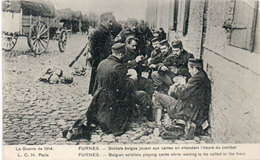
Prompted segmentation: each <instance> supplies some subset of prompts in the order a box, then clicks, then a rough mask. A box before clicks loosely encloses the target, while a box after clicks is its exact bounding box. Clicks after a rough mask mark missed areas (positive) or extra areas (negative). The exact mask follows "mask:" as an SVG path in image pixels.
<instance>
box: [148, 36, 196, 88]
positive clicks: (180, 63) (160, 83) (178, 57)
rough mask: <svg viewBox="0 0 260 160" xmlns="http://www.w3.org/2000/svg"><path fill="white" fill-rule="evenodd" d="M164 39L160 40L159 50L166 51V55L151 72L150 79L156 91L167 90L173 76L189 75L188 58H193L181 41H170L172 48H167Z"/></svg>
mask: <svg viewBox="0 0 260 160" xmlns="http://www.w3.org/2000/svg"><path fill="white" fill-rule="evenodd" d="M165 41H166V40H164V41H162V42H160V44H161V47H160V49H161V51H162V52H163V53H164V52H168V53H167V57H166V58H165V59H164V60H163V63H160V64H159V65H157V68H158V71H154V72H153V73H152V79H153V81H154V84H155V86H156V87H157V88H158V89H159V90H158V91H161V90H162V91H163V92H165V91H166V92H167V91H168V89H169V87H170V85H172V84H173V81H172V79H173V78H174V77H175V76H178V75H181V76H185V77H187V78H189V77H190V74H189V72H188V66H187V64H188V60H189V59H190V58H193V55H192V54H190V53H187V52H186V51H185V50H184V49H183V46H182V42H181V41H179V40H178V41H174V42H173V43H172V50H169V46H168V43H166V42H165Z"/></svg>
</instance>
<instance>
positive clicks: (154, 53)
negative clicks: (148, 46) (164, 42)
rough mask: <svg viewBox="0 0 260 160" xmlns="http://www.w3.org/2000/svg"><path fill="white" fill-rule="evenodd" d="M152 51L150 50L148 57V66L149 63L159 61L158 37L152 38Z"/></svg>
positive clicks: (160, 56)
mask: <svg viewBox="0 0 260 160" xmlns="http://www.w3.org/2000/svg"><path fill="white" fill-rule="evenodd" d="M152 46H153V51H152V52H151V57H150V58H149V59H148V66H149V65H151V64H157V63H161V62H162V61H163V60H162V54H161V50H160V39H159V37H155V38H153V39H152Z"/></svg>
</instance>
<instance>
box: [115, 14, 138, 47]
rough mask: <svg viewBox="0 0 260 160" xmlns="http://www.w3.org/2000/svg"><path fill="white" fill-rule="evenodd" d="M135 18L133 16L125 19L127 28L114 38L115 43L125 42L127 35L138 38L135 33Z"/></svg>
mask: <svg viewBox="0 0 260 160" xmlns="http://www.w3.org/2000/svg"><path fill="white" fill-rule="evenodd" d="M136 27H137V20H136V19H134V18H129V19H128V20H127V28H126V29H124V30H122V31H121V32H120V33H119V34H118V35H117V36H116V38H115V40H114V41H115V43H118V42H120V43H125V40H126V38H127V37H128V36H130V35H131V36H134V37H136V38H138V34H137V29H136Z"/></svg>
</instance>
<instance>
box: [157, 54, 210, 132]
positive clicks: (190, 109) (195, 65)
mask: <svg viewBox="0 0 260 160" xmlns="http://www.w3.org/2000/svg"><path fill="white" fill-rule="evenodd" d="M188 68H189V69H188V70H189V73H190V74H191V78H190V79H189V80H188V82H187V83H186V84H180V83H175V84H173V85H172V86H171V88H170V90H169V93H168V95H166V94H162V93H159V92H157V93H156V94H155V96H154V99H153V101H154V109H155V122H156V123H157V124H158V125H160V124H161V118H162V109H163V108H165V109H166V111H167V115H168V116H169V117H170V118H171V119H172V120H174V122H175V126H174V128H175V129H176V130H175V131H176V132H179V133H180V134H184V129H185V128H187V127H188V125H187V124H189V126H195V128H196V129H195V133H196V134H202V133H203V129H202V128H203V127H202V124H203V123H204V122H206V121H207V120H208V114H209V105H210V102H211V84H210V80H209V79H208V76H207V74H206V73H205V71H204V70H203V64H202V61H201V60H199V59H190V60H189V62H188ZM173 95H174V97H177V98H173V97H172V96H173ZM204 129H205V128H204ZM191 135H192V134H191Z"/></svg>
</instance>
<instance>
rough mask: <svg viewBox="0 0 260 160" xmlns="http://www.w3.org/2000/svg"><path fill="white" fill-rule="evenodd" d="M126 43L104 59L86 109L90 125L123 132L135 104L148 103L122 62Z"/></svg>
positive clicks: (118, 44)
mask: <svg viewBox="0 0 260 160" xmlns="http://www.w3.org/2000/svg"><path fill="white" fill-rule="evenodd" d="M124 54H125V45H124V44H123V43H116V44H114V45H113V46H112V55H110V56H109V57H108V58H106V59H105V60H103V61H101V63H100V64H99V65H98V68H97V77H96V81H95V85H97V87H95V88H96V90H94V95H93V99H92V101H91V104H90V106H89V108H88V111H87V112H86V118H87V128H88V130H89V129H90V128H91V126H92V124H94V125H99V126H100V127H101V129H102V131H103V132H106V133H108V134H110V133H112V134H113V135H115V136H117V135H121V134H123V133H124V132H125V131H126V129H127V123H128V122H129V119H130V118H131V115H132V111H133V107H134V106H135V104H138V105H140V106H144V107H146V106H149V105H151V104H152V102H151V99H150V97H149V95H148V94H147V93H145V92H144V91H136V89H135V87H134V85H133V81H132V80H130V79H129V78H128V76H127V68H126V67H125V66H124V64H123V63H122V58H123V57H124Z"/></svg>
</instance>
